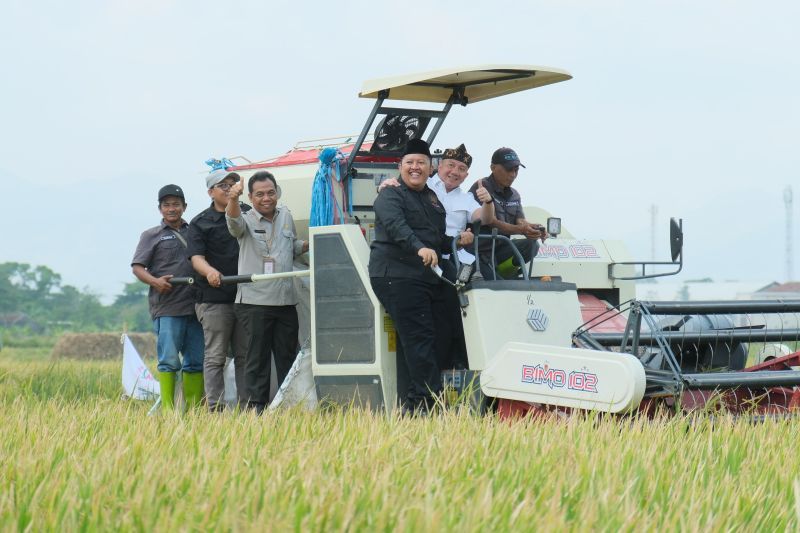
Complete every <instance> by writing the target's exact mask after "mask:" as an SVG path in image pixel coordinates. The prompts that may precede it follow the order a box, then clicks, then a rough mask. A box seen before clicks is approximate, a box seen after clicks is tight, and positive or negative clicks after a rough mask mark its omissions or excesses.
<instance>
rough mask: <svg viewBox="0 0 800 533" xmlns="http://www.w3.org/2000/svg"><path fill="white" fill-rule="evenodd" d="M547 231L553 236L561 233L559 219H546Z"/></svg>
mask: <svg viewBox="0 0 800 533" xmlns="http://www.w3.org/2000/svg"><path fill="white" fill-rule="evenodd" d="M547 233H548V234H549V235H552V236H553V237H555V236H556V235H558V234H559V233H561V219H560V218H556V217H550V218H548V219H547Z"/></svg>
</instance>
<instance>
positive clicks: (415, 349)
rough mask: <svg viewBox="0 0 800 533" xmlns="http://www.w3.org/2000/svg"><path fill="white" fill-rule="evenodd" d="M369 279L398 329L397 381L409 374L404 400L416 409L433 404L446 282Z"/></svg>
mask: <svg viewBox="0 0 800 533" xmlns="http://www.w3.org/2000/svg"><path fill="white" fill-rule="evenodd" d="M370 282H371V284H372V290H373V291H375V295H376V296H377V297H378V300H380V302H381V304H383V307H384V308H385V309H386V312H387V313H389V316H390V317H392V321H393V322H394V327H395V329H396V330H397V337H398V338H397V340H398V346H397V366H398V375H399V378H398V383H400V382H401V379H400V377H402V375H403V374H404V373H405V374H406V375H407V376H408V389H407V391H406V395H405V401H404V402H403V403H404V404H405V405H406V406H408V407H410V408H413V409H416V408H419V407H421V406H423V405H427V406H429V407H430V406H432V404H433V395H436V394H439V392H441V390H442V375H441V370H440V367H439V355H438V353H437V344H438V345H439V346H441V341H440V340H438V341H437V334H438V333H439V332H440V331H441V330H442V328H443V326H444V325H445V323H446V322H447V318H446V316H445V312H444V309H445V305H444V295H443V293H442V291H443V289H444V286H443V284H442V283H441V282H439V283H435V284H431V283H425V282H423V281H420V280H417V279H411V278H370ZM397 392H398V396H401V397H402V393H401V391H399V390H398V391H397Z"/></svg>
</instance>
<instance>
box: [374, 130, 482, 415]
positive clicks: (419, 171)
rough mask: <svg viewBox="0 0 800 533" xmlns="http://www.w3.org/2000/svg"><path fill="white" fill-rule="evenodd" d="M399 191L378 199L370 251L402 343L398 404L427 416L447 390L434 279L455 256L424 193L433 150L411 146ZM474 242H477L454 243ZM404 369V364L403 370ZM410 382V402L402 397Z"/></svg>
mask: <svg viewBox="0 0 800 533" xmlns="http://www.w3.org/2000/svg"><path fill="white" fill-rule="evenodd" d="M399 169H400V184H399V186H398V187H386V188H384V189H383V190H381V192H380V193H379V194H378V197H377V198H376V199H375V203H374V206H373V207H374V210H375V240H374V241H373V242H372V244H371V245H370V248H371V251H370V259H369V275H370V283H371V285H372V289H373V290H374V291H375V294H376V296H377V297H378V299H379V300H380V302H381V303H382V304H383V306H384V308H385V309H386V311H387V312H388V313H389V316H390V317H391V318H392V321H393V322H394V326H395V329H396V330H397V335H398V341H399V342H398V348H397V356H398V357H397V361H398V396H400V397H401V398H402V397H403V396H405V397H404V398H402V401H403V407H404V409H405V410H406V411H407V412H412V413H414V412H422V411H427V410H428V409H430V408H431V407H432V406H433V404H434V396H435V395H437V394H439V393H440V392H441V389H442V381H441V372H440V367H439V362H438V357H437V350H436V346H437V339H436V335H437V329H440V328H437V326H440V325H441V324H442V323H443V321H446V320H447V314H446V312H445V309H444V298H443V293H442V290H443V288H444V284H443V282H442V281H441V279H440V278H439V277H438V276H437V275H436V273H435V272H434V271H433V268H435V267H437V266H438V264H439V260H440V258H441V255H442V253H447V251H448V250H451V249H452V244H451V243H452V239H450V238H448V237H447V236H446V235H445V228H446V225H445V209H444V207H443V206H442V204H441V202H440V201H439V199H438V197H437V196H436V193H435V192H433V191H432V190H431V189H430V188H429V187H428V185H427V181H428V176H430V173H431V172H430V171H431V153H430V148H429V147H428V143H426V142H425V141H422V140H419V139H413V140H411V141H409V142H408V144H407V145H406V148H405V151H404V152H403V155H402V158H401V160H400V165H399ZM456 238H457V239H459V240H460V241H461V244H463V245H467V244H469V243H471V242H472V234H471V233H469V232H462V233H460V234H459V236H458V237H456ZM404 363H405V364H404ZM406 376H407V379H406V381H408V388H407V391H406V392H405V394H403V391H401V390H399V389H400V384H401V383H402V382H403V380H404V378H406Z"/></svg>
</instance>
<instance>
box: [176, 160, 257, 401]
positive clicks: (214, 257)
mask: <svg viewBox="0 0 800 533" xmlns="http://www.w3.org/2000/svg"><path fill="white" fill-rule="evenodd" d="M239 180H240V177H239V175H238V174H236V173H235V172H228V171H225V170H215V171H213V172H211V173H210V174H209V175H208V176H207V177H206V186H207V187H208V195H209V196H210V197H211V200H212V201H211V206H210V207H209V208H208V209H206V210H205V211H203V212H202V213H200V214H199V215H197V216H196V217H194V218H193V219H192V222H191V223H190V224H189V238H188V241H189V247H188V253H187V255H188V257H189V258H190V259H191V261H192V267H193V268H194V270H195V271H196V272H197V273H198V274H200V276H199V279H198V281H197V286H198V287H199V289H200V296H199V298H198V303H197V304H196V305H195V311H196V312H197V318H198V319H199V320H200V323H201V324H202V325H203V334H204V337H205V359H204V362H203V374H204V377H205V393H206V398H207V400H208V407H209V409H210V410H211V411H216V410H221V409H222V408H223V403H222V400H223V398H224V396H225V379H224V370H225V362H226V360H227V358H228V357H230V356H231V355H233V364H234V373H235V375H236V390H237V395H238V399H239V403H240V405H242V406H244V405H245V402H246V400H247V394H246V391H245V385H244V364H245V353H246V351H247V347H246V345H245V344H244V343H245V342H246V339H245V337H244V335H243V334H242V326H241V324H240V323H239V322H238V321H237V320H236V316H235V315H234V312H233V300H234V298H235V297H236V285H222V284H221V282H220V280H221V277H222V276H235V275H236V274H237V273H238V272H237V268H238V261H239V243H238V241H237V240H236V239H235V238H233V237H231V234H230V233H229V232H228V226H227V225H226V223H225V206H226V205H228V190H229V189H230V188H231V186H232V185H233V184H234V183H236V182H237V181H239ZM244 208H245V209H247V206H244Z"/></svg>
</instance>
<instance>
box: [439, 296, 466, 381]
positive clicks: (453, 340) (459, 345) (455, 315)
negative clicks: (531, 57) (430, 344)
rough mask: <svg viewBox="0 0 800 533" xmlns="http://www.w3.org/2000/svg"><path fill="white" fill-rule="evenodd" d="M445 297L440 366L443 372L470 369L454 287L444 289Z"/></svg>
mask: <svg viewBox="0 0 800 533" xmlns="http://www.w3.org/2000/svg"><path fill="white" fill-rule="evenodd" d="M442 292H443V296H444V309H443V311H442V312H443V313H444V317H445V318H446V320H443V321H442V322H444V324H443V326H444V327H443V328H442V330H441V332H440V331H437V339H439V343H440V346H441V347H440V348H438V352H439V354H440V355H439V366H440V367H441V369H442V370H446V369H449V368H468V367H469V365H468V363H467V345H466V342H465V341H464V323H463V322H462V321H461V305H460V304H459V302H458V293H457V292H456V290H455V288H454V287H450V286H445V287H443V288H442Z"/></svg>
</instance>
